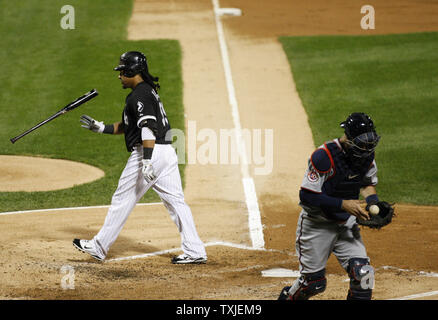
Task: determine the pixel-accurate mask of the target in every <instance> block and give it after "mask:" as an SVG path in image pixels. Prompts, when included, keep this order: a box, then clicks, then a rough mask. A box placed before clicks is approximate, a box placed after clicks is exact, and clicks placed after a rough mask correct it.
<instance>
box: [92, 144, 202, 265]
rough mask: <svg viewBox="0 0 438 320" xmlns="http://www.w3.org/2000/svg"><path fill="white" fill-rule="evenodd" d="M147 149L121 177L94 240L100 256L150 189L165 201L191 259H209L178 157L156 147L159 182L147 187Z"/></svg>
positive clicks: (131, 159) (137, 151)
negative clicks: (144, 166) (186, 196)
mask: <svg viewBox="0 0 438 320" xmlns="http://www.w3.org/2000/svg"><path fill="white" fill-rule="evenodd" d="M142 158H143V147H142V146H138V147H136V148H135V149H134V151H132V153H131V156H130V157H129V159H128V162H127V164H126V167H125V169H124V170H123V172H122V175H121V176H120V180H119V184H118V186H117V190H116V191H115V193H114V195H113V197H112V200H111V206H110V208H109V209H108V213H107V216H106V218H105V222H104V224H103V226H102V228H101V229H100V231H99V233H98V234H97V235H96V236H95V237H94V238H93V240H92V241H94V244H95V248H96V249H97V251H98V253H99V255H102V256H106V255H107V253H108V250H109V248H110V247H111V245H112V244H113V243H114V242H115V241H116V239H117V237H118V235H119V233H120V232H121V231H122V228H123V226H124V225H125V222H126V221H127V219H128V216H129V215H130V213H131V211H132V210H133V209H134V207H135V205H136V204H137V202H138V201H139V200H140V199H141V198H142V197H143V195H144V194H145V193H146V191H148V190H149V188H152V189H153V190H154V191H155V192H156V193H157V194H158V195H159V197H160V198H161V200H162V201H163V204H164V206H165V207H166V208H167V210H168V212H169V214H170V217H171V219H172V220H173V221H174V222H175V224H176V226H177V228H178V231H179V232H180V235H181V248H182V250H183V252H184V253H185V254H187V255H189V256H190V257H193V258H198V257H204V258H207V254H206V252H205V246H204V243H203V242H202V241H201V239H200V238H199V236H198V233H197V231H196V226H195V223H194V221H193V216H192V212H191V210H190V207H189V206H188V205H187V204H186V203H185V200H184V193H183V190H182V185H181V176H180V174H179V170H178V157H177V155H176V152H175V150H174V149H173V147H172V146H171V145H170V144H156V145H155V147H154V151H153V154H152V158H151V163H152V167H153V168H154V172H155V175H156V177H157V178H156V179H155V180H153V181H151V182H149V183H147V182H146V180H145V179H144V177H143V174H142V161H141V160H142Z"/></svg>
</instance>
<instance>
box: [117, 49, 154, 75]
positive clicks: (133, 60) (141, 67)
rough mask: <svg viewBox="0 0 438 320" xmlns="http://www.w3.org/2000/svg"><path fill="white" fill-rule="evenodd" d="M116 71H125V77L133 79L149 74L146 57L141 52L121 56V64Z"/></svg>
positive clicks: (130, 52) (126, 53) (131, 52)
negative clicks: (137, 75) (145, 73)
mask: <svg viewBox="0 0 438 320" xmlns="http://www.w3.org/2000/svg"><path fill="white" fill-rule="evenodd" d="M114 70H115V71H123V75H124V76H125V77H128V78H132V77H133V76H135V75H136V74H141V73H142V72H145V71H146V72H148V64H147V60H146V56H145V55H144V54H143V53H141V52H139V51H128V52H125V53H124V54H122V55H121V56H120V62H119V65H118V66H117V67H115V68H114Z"/></svg>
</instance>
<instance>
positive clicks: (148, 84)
mask: <svg viewBox="0 0 438 320" xmlns="http://www.w3.org/2000/svg"><path fill="white" fill-rule="evenodd" d="M114 70H115V71H120V74H119V79H120V80H121V83H122V86H123V88H124V89H126V88H130V89H131V90H132V91H131V93H130V94H129V95H128V96H127V97H126V102H125V108H124V110H123V114H122V121H120V122H116V123H114V124H110V125H105V124H104V123H103V122H99V121H96V120H94V119H93V118H91V117H89V116H87V115H83V116H81V122H82V123H83V124H82V127H84V128H86V129H89V130H92V131H94V132H98V133H106V134H124V135H125V143H126V148H127V150H128V152H130V153H131V155H130V157H129V159H128V162H127V164H126V166H125V169H124V170H123V172H122V174H121V177H120V180H119V183H118V186H117V190H116V191H115V193H114V195H113V197H112V200H111V206H110V208H109V210H108V213H107V216H106V218H105V222H104V224H103V226H102V228H101V229H100V231H99V232H98V233H97V235H95V237H94V238H93V239H92V240H81V239H74V240H73V245H74V246H75V247H76V248H77V249H79V250H80V251H82V252H86V253H88V254H90V255H91V256H92V257H93V258H95V259H97V260H101V261H102V260H104V259H105V257H106V255H107V254H108V250H109V249H110V247H111V245H112V244H113V243H114V242H115V241H116V239H117V237H118V235H119V233H120V231H121V230H122V228H123V226H124V224H125V222H126V220H127V219H128V216H129V214H130V213H131V211H132V210H133V208H134V207H135V205H136V203H137V202H138V201H139V200H140V199H141V197H143V195H144V194H145V193H146V191H147V190H148V189H149V188H152V189H153V190H154V191H155V192H156V193H157V194H158V195H159V196H160V198H161V200H162V201H163V204H164V206H165V207H166V208H167V210H168V212H169V214H170V217H171V218H172V220H173V221H174V222H175V224H176V226H177V228H178V231H179V232H180V235H181V246H182V251H183V254H181V255H179V256H175V257H173V258H172V263H175V264H189V263H193V264H197V263H206V261H207V254H206V252H205V247H204V244H203V242H202V241H201V239H200V238H199V236H198V234H197V231H196V227H195V223H194V221H193V217H192V213H191V210H190V208H189V206H188V205H187V204H186V203H185V201H184V194H183V190H182V186H181V177H180V174H179V170H178V158H177V155H176V152H175V150H174V149H173V147H172V145H171V142H172V141H171V137H170V136H169V135H168V133H169V130H170V124H169V120H168V118H167V116H166V112H165V110H164V108H163V103H162V102H161V100H160V97H159V95H158V93H157V90H158V88H159V87H160V86H159V84H158V82H157V81H158V78H156V77H153V76H152V75H151V74H150V73H149V71H148V64H147V60H146V57H145V55H144V54H143V53H141V52H137V51H129V52H126V53H124V54H122V55H121V57H120V64H119V65H118V66H117V67H115V68H114Z"/></svg>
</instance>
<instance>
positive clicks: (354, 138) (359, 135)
mask: <svg viewBox="0 0 438 320" xmlns="http://www.w3.org/2000/svg"><path fill="white" fill-rule="evenodd" d="M341 127H342V128H344V132H345V135H346V136H347V139H348V140H347V144H348V145H349V146H350V148H349V149H350V150H349V151H350V152H352V155H353V156H354V157H358V158H363V157H368V156H369V155H370V154H372V153H373V152H374V149H375V148H376V147H377V144H378V142H379V140H380V136H379V135H378V134H377V132H376V128H375V126H374V122H373V120H371V118H370V117H369V116H368V115H367V114H365V113H362V112H354V113H352V114H350V115H349V116H348V117H347V119H346V120H345V121H343V122H341Z"/></svg>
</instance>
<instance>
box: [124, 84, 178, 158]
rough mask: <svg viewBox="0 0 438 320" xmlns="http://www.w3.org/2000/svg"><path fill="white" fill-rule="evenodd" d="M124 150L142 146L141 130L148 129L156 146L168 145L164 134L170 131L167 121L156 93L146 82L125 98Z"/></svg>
mask: <svg viewBox="0 0 438 320" xmlns="http://www.w3.org/2000/svg"><path fill="white" fill-rule="evenodd" d="M122 123H123V129H124V133H125V143H126V148H127V150H128V151H129V152H131V151H132V150H133V148H134V146H135V145H137V144H142V140H141V129H142V127H148V128H150V129H151V130H152V132H153V133H154V135H155V138H156V140H155V143H156V144H170V143H172V141H166V140H165V137H166V133H167V131H169V130H170V124H169V120H168V119H167V116H166V112H165V111H164V107H163V103H162V102H161V100H160V96H159V95H158V94H157V92H156V91H155V90H154V89H153V88H152V87H151V86H150V85H149V84H147V83H146V82H141V83H139V84H138V85H137V86H136V87H135V88H134V90H132V92H131V93H130V94H129V95H128V96H127V97H126V103H125V109H124V110H123V114H122Z"/></svg>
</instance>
